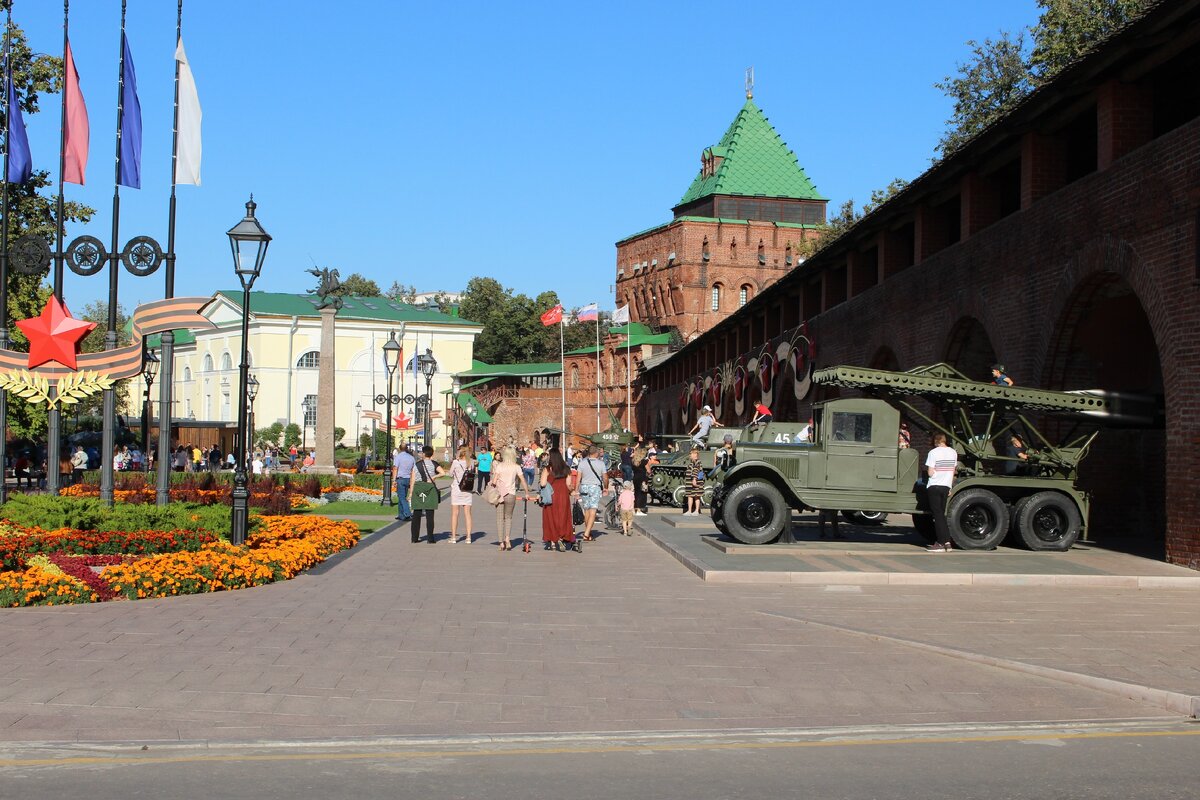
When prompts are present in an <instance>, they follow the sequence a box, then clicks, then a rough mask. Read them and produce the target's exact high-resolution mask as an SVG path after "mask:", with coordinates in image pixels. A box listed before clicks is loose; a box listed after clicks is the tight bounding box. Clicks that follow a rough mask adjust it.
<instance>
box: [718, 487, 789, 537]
mask: <svg viewBox="0 0 1200 800" xmlns="http://www.w3.org/2000/svg"><path fill="white" fill-rule="evenodd" d="M721 508H722V511H723V512H724V513H723V517H724V521H725V527H726V528H727V529H728V530H727V531H726V532H727V533H728V534H729V535H730V536H732V537H733V538H735V539H737V540H738V541H739V542H742V543H743V544H768V543H770V542H773V541H775V540H776V539H778V538H779V536H780V534H782V533H783V528H784V526H785V525H790V524H792V509H791V507H790V506H788V504H787V501H786V500H784V499H783V495H782V494H780V492H779V490H778V489H776V488H775V487H774V486H773V485H772V484H770V483H768V482H767V481H746V482H745V483H739V484H738V485H736V486H734V487H733V489H731V490H730V491H729V492H727V493H726V495H725V498H724V500H723V501H722V502H721Z"/></svg>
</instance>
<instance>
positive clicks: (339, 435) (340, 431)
mask: <svg viewBox="0 0 1200 800" xmlns="http://www.w3.org/2000/svg"><path fill="white" fill-rule="evenodd" d="M345 438H346V429H345V428H340V427H338V426H337V425H334V426H333V443H334V445H336V446H338V447H341V445H342V439H345Z"/></svg>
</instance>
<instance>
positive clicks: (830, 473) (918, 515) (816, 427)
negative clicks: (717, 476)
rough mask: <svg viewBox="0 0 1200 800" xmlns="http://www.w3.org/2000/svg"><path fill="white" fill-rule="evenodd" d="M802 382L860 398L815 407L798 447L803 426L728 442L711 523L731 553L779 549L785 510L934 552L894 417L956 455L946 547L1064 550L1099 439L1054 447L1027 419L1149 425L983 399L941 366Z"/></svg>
mask: <svg viewBox="0 0 1200 800" xmlns="http://www.w3.org/2000/svg"><path fill="white" fill-rule="evenodd" d="M813 382H814V383H815V384H818V385H823V386H837V387H842V388H846V389H857V390H859V391H861V392H862V393H863V395H864V396H863V397H846V398H838V399H834V400H828V401H825V402H823V403H817V404H815V405H814V407H813V426H812V431H811V433H810V434H809V435H802V430H803V428H804V427H805V426H804V425H801V424H798V423H774V422H772V423H768V424H767V425H764V426H760V427H759V428H757V429H753V430H751V431H749V432H748V434H747V435H746V437H745V438H743V439H741V440H740V441H739V442H738V443H737V451H738V463H737V466H736V467H734V468H733V469H732V470H730V471H729V472H727V473H725V474H724V475H723V476H722V482H721V485H720V486H719V487H718V488H717V489H716V491H714V493H713V500H712V517H713V521H714V522H715V523H716V525H717V527H718V528H719V529H720V530H721V531H722V532H724V533H727V534H728V535H730V536H732V537H733V538H735V539H737V540H738V541H741V542H744V543H746V544H766V543H769V542H774V541H776V540H778V539H780V538H781V536H782V537H783V538H785V540H789V539H790V536H791V524H790V523H791V515H792V510H793V509H797V510H804V509H818V510H834V511H840V510H842V509H861V510H862V511H863V512H880V513H889V514H893V513H894V514H911V515H913V525H914V527H915V528H916V529H917V530H918V531H919V532H920V533H921V534H922V535H923V536H925V537H926V538H927V539H929V540H931V541H932V539H933V525H932V518H931V517H930V516H929V508H928V502H927V498H926V492H925V485H924V484H925V482H924V478H923V474H922V473H923V472H924V470H923V469H922V463H921V458H920V454H919V453H918V452H917V450H916V449H913V448H901V447H899V426H900V420H901V412H903V414H904V416H905V417H906V418H907V419H908V420H909V421H910V422H912V423H913V424H915V425H916V426H917V427H918V428H921V429H923V430H925V431H927V432H932V431H940V432H942V433H944V434H946V436H947V438H948V439H949V441H950V443H951V445H952V446H953V447H954V448H955V449H956V450H957V451H958V453H959V469H958V474H957V478H956V481H955V484H954V488H953V489H952V490H951V493H950V499H949V502H948V505H947V509H946V519H947V523H948V525H949V528H950V535H951V537H952V539H953V540H954V543H955V544H956V545H957V546H958V547H960V548H963V549H966V550H981V549H991V548H994V547H996V546H997V545H998V544H999V543H1000V542H1001V541H1002V540H1003V539H1004V538H1005V537H1006V536H1008V535H1009V534H1010V532H1011V533H1012V535H1014V536H1015V537H1016V538H1017V539H1019V540H1020V541H1021V542H1022V543H1024V545H1025V546H1026V547H1028V548H1030V549H1032V550H1068V549H1070V547H1071V545H1072V544H1073V543H1074V542H1075V541H1076V539H1078V538H1079V536H1080V535H1081V534H1082V533H1083V532H1084V530H1085V529H1086V525H1087V519H1088V506H1089V503H1090V498H1089V496H1088V494H1087V492H1085V491H1083V490H1081V489H1079V488H1078V487H1077V486H1076V484H1075V481H1076V477H1077V474H1078V467H1079V464H1080V462H1081V461H1082V460H1083V458H1084V457H1085V456H1086V455H1087V451H1088V447H1089V446H1090V445H1091V443H1092V441H1093V439H1094V438H1095V436H1096V435H1097V433H1098V432H1099V431H1098V429H1096V430H1092V431H1090V432H1085V433H1083V434H1081V435H1078V436H1075V437H1074V438H1068V439H1067V440H1066V441H1063V442H1058V443H1055V442H1054V441H1052V440H1051V438H1050V437H1049V436H1048V435H1047V434H1045V433H1044V432H1043V431H1042V430H1041V429H1039V428H1038V427H1037V425H1035V424H1034V420H1033V418H1032V415H1035V414H1037V415H1054V416H1066V417H1073V418H1074V421H1075V422H1081V423H1085V422H1088V421H1097V420H1108V421H1120V422H1122V423H1130V422H1132V423H1136V424H1145V423H1147V422H1149V421H1150V419H1151V418H1152V416H1153V410H1152V409H1151V408H1148V407H1147V406H1146V400H1145V399H1144V398H1138V397H1133V396H1129V395H1120V394H1116V393H1111V392H1100V391H1076V392H1058V391H1050V390H1044V389H1033V388H1027V387H1021V386H995V385H992V384H987V383H980V382H978V381H973V380H971V379H969V378H967V377H966V376H965V375H963V374H962V373H960V372H958V371H957V370H955V369H954V368H953V367H951V366H949V365H948V364H934V365H932V366H927V367H917V368H915V369H913V370H910V371H908V372H890V371H886V370H875V369H862V368H859V367H848V366H837V367H829V368H827V369H821V370H817V371H816V372H815V373H814V375H813ZM1014 433H1016V434H1018V435H1019V436H1020V437H1021V439H1022V441H1023V442H1025V443H1026V445H1027V446H1028V447H1029V448H1030V449H1028V450H1026V451H1025V456H1026V458H1021V457H1020V456H1019V455H1018V454H1017V453H1015V452H1009V451H1008V450H1007V449H1006V448H1005V446H1004V443H1007V442H1008V441H1009V438H1010V437H1011V436H1012V435H1013V434H1014ZM1071 435H1072V436H1074V434H1071ZM809 439H811V440H809Z"/></svg>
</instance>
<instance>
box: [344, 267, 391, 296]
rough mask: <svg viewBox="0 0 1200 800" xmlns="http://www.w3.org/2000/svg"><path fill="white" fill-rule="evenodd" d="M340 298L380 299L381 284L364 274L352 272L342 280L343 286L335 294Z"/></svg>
mask: <svg viewBox="0 0 1200 800" xmlns="http://www.w3.org/2000/svg"><path fill="white" fill-rule="evenodd" d="M333 293H334V294H336V295H338V296H339V297H380V296H381V295H382V294H383V293H382V292H380V291H379V284H378V283H376V282H375V281H373V280H371V279H370V278H367V277H364V276H363V275H362V273H359V272H352V273H350V275H349V276H348V277H345V278H343V279H342V282H341V285H340V286H338V288H337V289H336V290H334V292H333Z"/></svg>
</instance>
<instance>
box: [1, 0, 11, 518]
mask: <svg viewBox="0 0 1200 800" xmlns="http://www.w3.org/2000/svg"><path fill="white" fill-rule="evenodd" d="M4 10H5V11H6V12H7V14H6V16H5V21H4V200H3V203H4V230H3V232H0V348H3V349H5V350H7V349H8V222H9V214H8V132H9V122H10V120H11V119H12V114H10V113H9V111H10V109H9V107H8V82H9V81H10V80H12V63H11V61H10V59H9V51H10V47H9V39H10V38H11V37H12V0H6V2H5V3H4ZM7 440H8V391H7V390H4V389H0V467H2V466H3V465H5V464H7V463H8V460H7V459H8V452H7V450H8V441H7ZM7 500H8V481H7V480H6V479H5V478H4V476H3V475H2V474H0V503H4V502H7Z"/></svg>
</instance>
